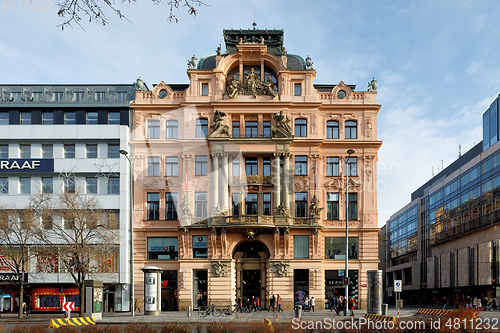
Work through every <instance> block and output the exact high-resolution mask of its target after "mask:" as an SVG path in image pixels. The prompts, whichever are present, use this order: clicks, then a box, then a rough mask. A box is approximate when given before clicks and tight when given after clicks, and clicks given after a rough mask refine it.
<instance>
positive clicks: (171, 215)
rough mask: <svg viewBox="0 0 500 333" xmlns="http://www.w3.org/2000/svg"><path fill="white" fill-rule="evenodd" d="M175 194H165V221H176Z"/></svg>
mask: <svg viewBox="0 0 500 333" xmlns="http://www.w3.org/2000/svg"><path fill="white" fill-rule="evenodd" d="M177 202H178V197H177V193H165V220H177V208H176V207H177Z"/></svg>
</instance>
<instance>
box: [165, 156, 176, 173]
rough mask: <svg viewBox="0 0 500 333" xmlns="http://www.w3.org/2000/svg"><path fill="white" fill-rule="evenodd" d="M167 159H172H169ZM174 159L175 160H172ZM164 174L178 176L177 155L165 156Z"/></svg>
mask: <svg viewBox="0 0 500 333" xmlns="http://www.w3.org/2000/svg"><path fill="white" fill-rule="evenodd" d="M169 159H172V160H171V161H169ZM173 159H175V162H174V161H173ZM165 176H166V177H178V176H179V157H177V156H165Z"/></svg>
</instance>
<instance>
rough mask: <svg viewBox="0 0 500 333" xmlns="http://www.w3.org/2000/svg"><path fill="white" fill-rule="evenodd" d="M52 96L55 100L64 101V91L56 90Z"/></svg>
mask: <svg viewBox="0 0 500 333" xmlns="http://www.w3.org/2000/svg"><path fill="white" fill-rule="evenodd" d="M52 98H53V99H54V101H55V102H59V101H62V99H63V93H62V92H54V93H52Z"/></svg>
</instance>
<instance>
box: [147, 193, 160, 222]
mask: <svg viewBox="0 0 500 333" xmlns="http://www.w3.org/2000/svg"><path fill="white" fill-rule="evenodd" d="M153 195H156V196H157V198H158V199H157V200H154V199H155V198H154V197H153ZM146 200H147V206H146V220H149V221H157V220H159V219H160V193H159V192H147V193H146Z"/></svg>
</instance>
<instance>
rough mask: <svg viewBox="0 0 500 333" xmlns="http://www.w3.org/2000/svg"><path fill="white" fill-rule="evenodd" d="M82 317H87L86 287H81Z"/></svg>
mask: <svg viewBox="0 0 500 333" xmlns="http://www.w3.org/2000/svg"><path fill="white" fill-rule="evenodd" d="M80 317H85V285H84V284H83V282H82V284H81V285H80Z"/></svg>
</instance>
